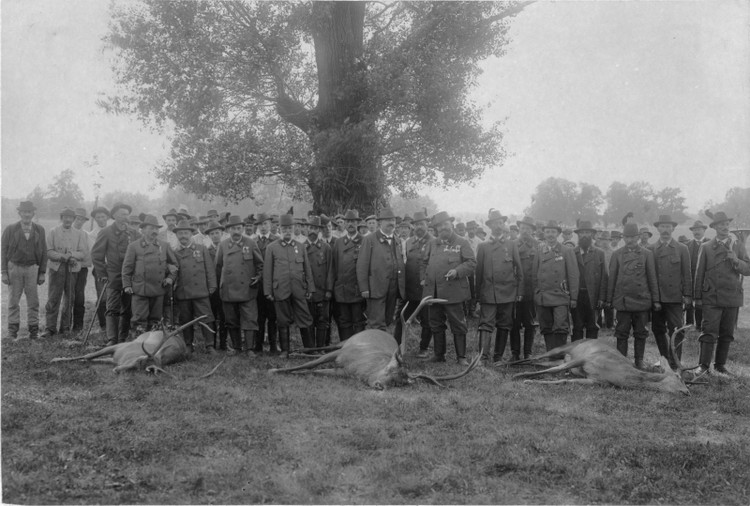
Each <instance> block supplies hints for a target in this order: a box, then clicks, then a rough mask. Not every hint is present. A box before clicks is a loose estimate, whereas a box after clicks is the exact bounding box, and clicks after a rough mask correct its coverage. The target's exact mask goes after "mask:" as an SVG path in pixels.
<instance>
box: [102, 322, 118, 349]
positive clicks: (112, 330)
mask: <svg viewBox="0 0 750 506" xmlns="http://www.w3.org/2000/svg"><path fill="white" fill-rule="evenodd" d="M105 319H106V320H107V344H106V345H107V346H112V345H115V344H117V342H118V336H119V335H120V332H119V330H120V329H119V323H120V317H119V316H117V315H115V316H110V315H106V316H105Z"/></svg>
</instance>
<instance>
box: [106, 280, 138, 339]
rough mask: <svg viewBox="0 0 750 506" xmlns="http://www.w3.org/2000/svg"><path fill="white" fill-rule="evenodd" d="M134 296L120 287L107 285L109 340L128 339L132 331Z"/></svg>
mask: <svg viewBox="0 0 750 506" xmlns="http://www.w3.org/2000/svg"><path fill="white" fill-rule="evenodd" d="M131 300H132V296H131V295H130V294H128V293H125V292H123V291H122V287H120V288H112V287H111V286H109V285H108V286H107V313H106V326H107V339H108V341H109V342H115V343H116V342H117V341H118V340H119V341H126V340H127V338H128V332H130V317H131V315H132V314H133V308H132V305H131Z"/></svg>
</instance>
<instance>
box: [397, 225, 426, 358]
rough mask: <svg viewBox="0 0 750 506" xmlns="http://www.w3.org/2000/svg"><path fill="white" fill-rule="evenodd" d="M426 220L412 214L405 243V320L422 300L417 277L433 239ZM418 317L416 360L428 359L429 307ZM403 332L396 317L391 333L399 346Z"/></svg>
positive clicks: (420, 286)
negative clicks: (409, 235) (411, 234)
mask: <svg viewBox="0 0 750 506" xmlns="http://www.w3.org/2000/svg"><path fill="white" fill-rule="evenodd" d="M427 220H428V218H427V215H426V214H425V213H423V212H422V211H417V212H416V213H414V220H413V221H412V224H413V226H414V235H413V236H412V237H410V238H409V239H407V241H406V265H405V266H404V272H405V276H404V283H405V286H404V287H405V289H406V302H407V303H408V305H407V307H406V311H405V312H404V319H405V320H408V319H409V318H411V315H412V314H414V310H415V309H417V306H418V305H419V302H420V301H421V300H422V280H421V278H420V277H419V272H420V270H421V269H422V257H423V256H424V254H425V252H426V251H427V243H429V242H430V241H432V240H433V239H434V237H432V236H431V235H430V234H429V233H428V232H427ZM418 316H419V325H420V326H421V328H422V334H421V336H420V340H419V353H417V358H429V357H430V354H429V351H428V348H429V346H430V340H431V339H432V332H431V331H430V308H429V306H425V307H423V308H422V309H421V310H420V312H419V315H418ZM403 332H404V328H403V324H402V323H401V317H400V315H397V316H396V328H395V329H394V331H393V337H395V338H396V342H397V343H399V344H400V343H401V339H402V335H403Z"/></svg>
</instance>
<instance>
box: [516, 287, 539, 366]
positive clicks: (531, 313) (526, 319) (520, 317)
mask: <svg viewBox="0 0 750 506" xmlns="http://www.w3.org/2000/svg"><path fill="white" fill-rule="evenodd" d="M535 318H536V306H535V305H534V301H533V300H532V299H528V300H527V299H525V298H524V300H522V301H521V302H516V308H515V311H514V312H513V327H512V328H511V329H510V349H511V351H513V352H516V351H520V348H521V327H523V355H524V357H528V356H530V355H531V350H532V349H533V347H534V334H535V333H536V329H535V328H534V327H535V325H536V322H535V321H534V320H535Z"/></svg>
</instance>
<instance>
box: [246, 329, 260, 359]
mask: <svg viewBox="0 0 750 506" xmlns="http://www.w3.org/2000/svg"><path fill="white" fill-rule="evenodd" d="M258 334H259V332H258V331H257V330H246V331H245V339H246V341H247V345H246V346H247V356H248V357H254V356H255V351H253V350H254V349H255V346H253V345H255V344H258V341H260V340H261V339H262V337H260V336H259V335H258ZM260 349H261V350H262V349H263V346H262V344H261V347H260Z"/></svg>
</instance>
